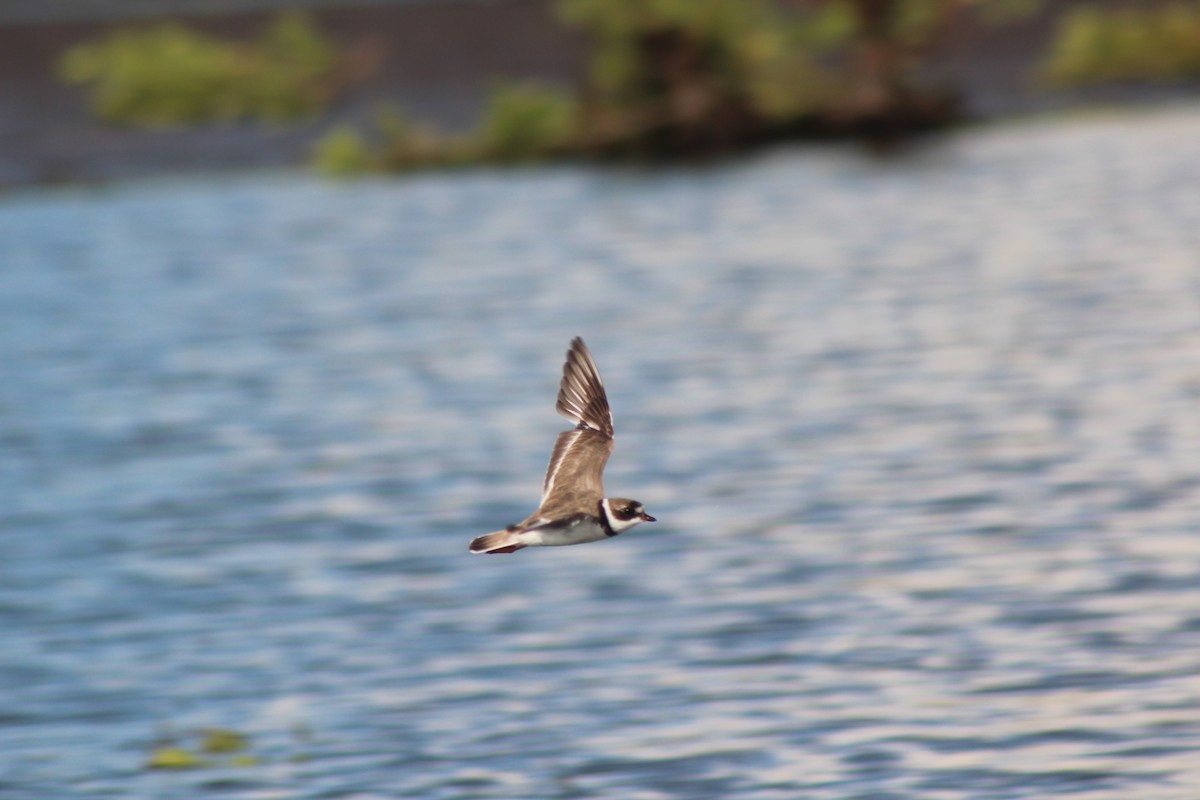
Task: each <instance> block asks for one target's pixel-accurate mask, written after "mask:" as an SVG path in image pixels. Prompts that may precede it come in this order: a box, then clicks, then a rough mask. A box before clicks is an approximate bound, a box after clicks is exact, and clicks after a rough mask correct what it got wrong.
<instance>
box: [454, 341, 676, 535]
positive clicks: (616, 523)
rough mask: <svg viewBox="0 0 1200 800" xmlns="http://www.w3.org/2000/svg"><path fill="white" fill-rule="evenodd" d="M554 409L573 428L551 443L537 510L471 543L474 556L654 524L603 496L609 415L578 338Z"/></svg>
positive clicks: (638, 508)
mask: <svg viewBox="0 0 1200 800" xmlns="http://www.w3.org/2000/svg"><path fill="white" fill-rule="evenodd" d="M555 408H556V410H557V411H558V413H559V414H561V415H562V416H564V417H566V418H567V419H569V420H570V421H571V422H574V423H576V424H575V428H574V429H572V430H569V431H563V432H562V433H560V434H559V435H558V438H557V439H556V440H555V442H554V450H553V452H551V454H550V466H549V467H548V468H547V470H546V483H545V485H544V486H543V487H542V502H541V505H539V506H538V509H537V511H534V512H533V513H532V514H530V515H529V517H528V518H526V519H524V520H522V521H521V522H518V523H516V524H515V525H509V526H508V527H507V528H505V529H504V530H502V531H496V532H495V533H488V534H484V535H483V536H480V537H477V538H476V539H474V540H472V541H471V552H472V553H515V552H516V551H518V550H520V549H521V548H523V547H552V546H557V545H566V544H584V543H586V542H596V541H599V540H601V539H606V538H609V537H612V536H616V535H617V534H618V533H623V532H624V531H627V530H629V529H630V528H632V527H633V526H634V525H637V524H638V523H639V522H654V521H655V520H654V517H652V516H650V515H649V514H647V513H646V509H645V508H643V507H642V504H641V503H639V502H638V501H636V500H628V499H626V498H624V497H605V496H604V480H603V475H604V465H605V463H606V462H607V461H608V456H609V453H611V452H612V449H613V421H612V411H610V410H609V408H608V397H607V396H606V395H605V394H604V384H603V383H601V381H600V372H599V370H597V369H596V362H595V361H593V360H592V354H591V353H590V352H588V349H587V345H585V344H584V343H583V340H582V339H580V338H579V337H578V336H577V337H575V338H574V339H572V340H571V347H570V349H569V350H567V360H566V363H565V364H563V376H562V383H561V384H559V387H558V403H557V404H556V405H555Z"/></svg>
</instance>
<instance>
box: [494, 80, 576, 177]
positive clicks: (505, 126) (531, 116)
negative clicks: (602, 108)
mask: <svg viewBox="0 0 1200 800" xmlns="http://www.w3.org/2000/svg"><path fill="white" fill-rule="evenodd" d="M575 116H576V115H575V103H574V102H573V101H572V100H571V98H570V97H568V96H567V95H565V94H563V93H562V92H559V91H555V90H553V89H547V88H544V87H541V86H536V85H533V84H526V83H505V84H498V85H496V86H494V87H493V88H492V91H491V92H490V94H489V95H488V101H487V107H486V109H485V110H484V114H483V119H482V121H481V122H480V126H479V129H478V131H477V132H476V134H475V136H474V137H473V138H474V140H475V145H476V147H477V148H478V151H479V153H480V154H481V155H483V156H484V157H486V158H491V159H499V160H503V161H514V160H516V161H522V160H528V159H532V158H538V157H544V156H547V155H553V154H556V153H560V152H562V151H563V150H565V149H567V148H568V147H569V145H570V143H571V140H572V139H573V137H574V135H575V130H576V119H575Z"/></svg>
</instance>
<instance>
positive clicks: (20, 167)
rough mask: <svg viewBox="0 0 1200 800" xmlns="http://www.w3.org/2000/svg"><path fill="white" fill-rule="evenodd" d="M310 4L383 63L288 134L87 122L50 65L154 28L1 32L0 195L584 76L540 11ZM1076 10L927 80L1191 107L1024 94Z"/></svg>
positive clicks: (937, 68)
mask: <svg viewBox="0 0 1200 800" xmlns="http://www.w3.org/2000/svg"><path fill="white" fill-rule="evenodd" d="M319 2H320V0H313V3H312V4H310V11H311V13H312V15H313V18H314V20H315V22H316V24H317V25H318V26H319V27H320V29H321V30H322V31H324V32H326V33H327V34H328V35H329V36H330V38H332V39H333V40H334V41H336V42H337V43H338V44H339V45H340V46H343V47H347V48H351V49H358V48H369V49H375V50H376V51H377V52H380V53H382V54H383V57H382V59H381V63H380V65H379V68H378V69H377V70H376V71H375V72H374V73H372V74H371V75H370V76H368V77H367V78H365V79H364V80H362V81H361V82H359V83H357V84H355V85H354V86H352V87H350V88H349V89H348V90H347V91H346V93H345V95H344V96H343V97H341V98H340V99H339V100H338V101H337V102H336V103H335V105H334V107H333V108H332V109H331V110H330V112H329V113H328V114H326V115H324V116H322V117H320V118H317V119H313V120H308V121H303V122H298V123H291V124H287V125H261V124H256V123H236V124H226V125H213V126H199V127H192V128H168V129H159V130H142V129H131V128H121V127H117V126H113V125H109V124H105V123H102V122H99V121H97V120H95V119H93V118H92V117H91V115H90V114H89V112H88V109H87V99H86V94H85V92H84V91H83V90H82V89H80V88H79V87H73V86H66V85H64V84H63V83H61V82H60V81H59V80H58V79H57V78H56V77H55V76H54V73H53V67H54V62H55V59H56V58H57V56H58V55H59V54H60V53H61V52H62V51H63V50H64V49H65V48H67V47H69V46H70V45H72V44H74V43H77V42H79V41H83V40H85V39H88V38H91V37H94V36H96V35H98V34H102V33H103V32H105V31H107V30H112V29H113V28H118V27H128V26H129V25H136V24H144V23H146V22H149V21H152V19H147V18H144V17H137V18H135V19H126V20H124V21H122V22H111V21H107V20H105V21H72V22H45V23H42V22H37V23H33V22H30V23H21V24H17V25H14V24H7V25H0V189H3V188H6V187H13V186H26V185H38V184H55V183H64V182H70V183H78V182H93V181H100V182H104V181H110V180H117V179H122V178H136V177H149V176H153V175H157V174H164V173H166V174H185V173H188V172H195V171H223V170H236V169H246V168H256V167H268V168H269V167H284V166H300V165H303V164H304V163H306V161H307V158H308V153H309V150H310V149H311V147H312V144H313V143H314V142H315V141H316V140H317V139H319V138H320V137H321V136H322V135H323V134H324V133H325V132H326V131H328V130H330V129H331V128H333V127H335V126H338V125H344V124H347V123H350V124H356V123H363V122H365V121H366V120H369V119H370V118H371V116H372V115H373V114H374V112H375V110H376V109H378V108H380V107H382V106H387V105H389V104H390V105H392V106H398V107H401V108H403V109H404V110H405V111H406V112H408V113H409V114H410V115H411V116H412V117H413V118H414V119H419V120H426V121H429V122H432V123H433V124H436V125H438V126H441V127H443V128H445V129H447V130H462V129H464V128H466V127H468V126H469V125H471V124H472V123H473V121H474V119H475V117H476V116H477V114H478V112H479V110H480V108H481V107H482V101H483V98H484V95H485V93H486V91H487V88H488V85H489V83H490V82H491V81H493V80H495V79H497V78H501V77H504V78H512V79H524V80H533V81H538V82H542V83H545V84H548V85H556V86H570V85H572V84H573V83H575V81H576V79H577V78H578V76H579V75H581V74H582V70H583V69H584V66H585V58H586V42H585V41H584V39H583V38H582V37H581V36H579V35H578V34H576V33H574V32H572V31H570V30H569V29H567V28H565V27H563V26H562V25H561V24H560V23H558V22H557V20H556V19H555V18H554V14H553V10H552V4H553V2H552V0H492V1H491V2H478V1H476V2H466V1H464V0H454V2H441V3H431V2H412V3H404V4H386V5H385V4H380V3H365V4H361V5H355V6H351V7H336V8H330V7H326V6H322V7H311V6H312V5H314V4H316V3H319ZM1079 2H1080V0H1053V1H1052V2H1048V3H1047V4H1046V8H1044V9H1043V10H1042V11H1040V12H1038V13H1037V14H1035V15H1033V16H1031V17H1030V18H1028V19H1023V20H1020V21H1018V22H1015V23H1010V24H1007V25H1004V26H1000V27H985V26H984V25H982V24H980V23H979V22H978V21H977V20H975V19H973V17H972V15H970V14H964V15H963V16H962V17H961V18H960V19H959V20H957V21H956V22H955V25H954V29H953V30H952V31H951V34H950V35H949V36H947V37H946V41H945V42H943V43H942V44H941V45H940V46H939V47H938V48H937V50H936V51H935V52H933V53H932V54H931V57H930V59H929V68H930V72H931V73H932V77H933V78H934V79H935V80H939V81H944V82H945V83H947V84H948V85H952V86H956V87H957V88H959V89H960V90H961V93H962V96H963V99H964V110H965V112H966V114H967V116H968V118H970V119H971V120H973V121H985V122H986V121H990V120H995V121H1002V120H1004V119H1005V118H1008V117H1012V116H1026V115H1030V114H1037V113H1041V112H1048V111H1056V110H1070V109H1072V108H1087V107H1089V106H1094V105H1100V106H1131V107H1137V106H1143V105H1146V104H1147V103H1149V104H1159V103H1162V102H1165V101H1175V100H1179V99H1182V98H1183V97H1185V96H1187V97H1196V96H1197V92H1196V84H1195V83H1194V82H1192V83H1190V84H1179V85H1166V86H1137V87H1133V86H1109V87H1098V88H1093V89H1087V90H1071V91H1061V90H1060V91H1050V90H1045V89H1039V88H1037V87H1035V86H1033V85H1032V79H1031V78H1030V76H1029V75H1028V71H1029V70H1030V69H1031V65H1033V64H1034V63H1036V59H1037V56H1038V55H1039V54H1040V53H1042V52H1044V50H1045V46H1046V43H1047V41H1048V40H1049V37H1050V35H1051V33H1052V31H1053V29H1054V24H1055V21H1056V20H1057V19H1058V17H1060V16H1061V15H1062V13H1064V11H1065V10H1067V9H1069V8H1070V7H1072V6H1075V5H1078V4H1079ZM274 13H276V10H275V9H274V8H273V7H272V8H269V9H267V10H261V11H258V10H256V11H250V12H237V13H219V12H217V13H206V14H204V15H188V16H184V17H179V16H177V17H175V18H180V19H184V20H185V21H186V22H187V23H188V24H189V25H193V26H195V27H197V28H199V29H202V30H205V31H209V32H212V33H214V34H217V35H221V36H225V37H229V38H249V37H252V36H254V35H255V34H256V33H257V32H258V31H260V30H261V29H262V27H263V25H264V24H265V21H266V20H268V19H270V18H271V16H273V14H274ZM496 31H503V33H504V35H503V36H497V35H496Z"/></svg>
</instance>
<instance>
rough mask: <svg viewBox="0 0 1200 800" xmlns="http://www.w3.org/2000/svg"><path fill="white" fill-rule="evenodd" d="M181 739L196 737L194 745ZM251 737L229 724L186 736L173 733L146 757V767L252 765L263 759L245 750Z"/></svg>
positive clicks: (170, 768) (180, 767)
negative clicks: (225, 726) (232, 728)
mask: <svg viewBox="0 0 1200 800" xmlns="http://www.w3.org/2000/svg"><path fill="white" fill-rule="evenodd" d="M180 739H184V740H194V743H193V744H192V745H191V746H188V745H187V744H186V742H185V743H181V742H180ZM249 747H250V739H249V737H248V736H246V735H245V734H243V733H238V732H237V731H234V730H229V729H228V728H207V729H204V730H199V731H194V732H192V733H191V734H189V735H187V736H182V737H180V736H171V737H169V738H168V740H167V741H165V742H164V743H163V744H161V745H160V746H158V747H156V748H154V750H153V751H151V753H150V755H149V756H148V757H147V758H146V768H147V769H165V770H175V769H202V768H206V767H253V766H257V765H258V764H261V763H262V759H260V758H259V757H258V756H255V755H252V754H250V753H247V752H245V751H246V750H247V749H248V748H249Z"/></svg>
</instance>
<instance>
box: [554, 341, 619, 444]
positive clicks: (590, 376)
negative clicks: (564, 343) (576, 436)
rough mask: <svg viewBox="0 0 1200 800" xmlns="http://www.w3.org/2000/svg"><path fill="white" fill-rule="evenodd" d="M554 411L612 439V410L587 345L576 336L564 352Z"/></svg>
mask: <svg viewBox="0 0 1200 800" xmlns="http://www.w3.org/2000/svg"><path fill="white" fill-rule="evenodd" d="M555 409H557V411H558V413H559V414H562V415H563V416H564V417H566V418H567V419H569V420H571V422H574V423H577V424H579V425H583V426H584V427H587V428H591V429H592V430H594V431H599V432H600V433H603V434H604V435H605V436H607V437H608V438H610V439H611V438H612V435H613V420H612V411H611V410H609V408H608V396H607V395H605V394H604V384H603V383H602V382H601V381H600V371H599V370H598V369H596V362H595V361H594V360H592V354H591V353H590V352H588V349H587V345H585V344H584V343H583V339H580V338H579V337H578V336H576V337H575V338H574V339H572V340H571V347H570V349H569V350H567V361H566V363H565V364H563V376H562V383H561V384H559V387H558V403H557V404H556V405H555Z"/></svg>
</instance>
